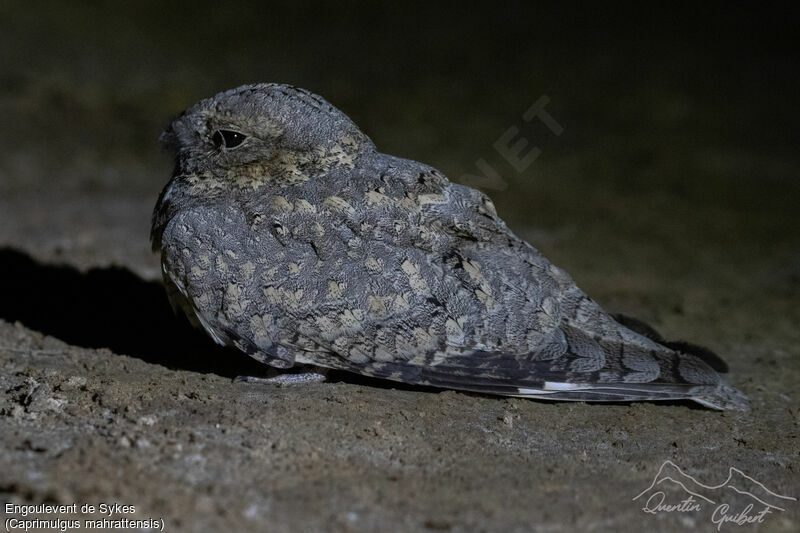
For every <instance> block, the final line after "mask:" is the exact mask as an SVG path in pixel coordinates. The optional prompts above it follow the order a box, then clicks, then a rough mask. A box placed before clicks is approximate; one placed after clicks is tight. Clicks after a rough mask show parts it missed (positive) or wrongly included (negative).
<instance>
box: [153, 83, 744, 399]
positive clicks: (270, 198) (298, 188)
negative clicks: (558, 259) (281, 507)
mask: <svg viewBox="0 0 800 533" xmlns="http://www.w3.org/2000/svg"><path fill="white" fill-rule="evenodd" d="M221 128H225V129H227V130H230V129H233V130H235V131H237V132H240V133H241V134H243V135H246V136H247V139H246V140H245V142H244V143H243V144H242V145H241V146H239V147H237V148H235V149H232V150H228V149H226V148H224V147H223V148H220V147H219V146H215V144H214V142H213V139H212V138H213V136H214V133H215V132H216V131H217V130H219V129H221ZM163 139H164V141H165V142H166V143H167V144H168V145H170V146H172V147H173V149H175V150H176V158H177V165H176V171H175V174H174V175H173V178H172V180H171V181H170V183H169V184H168V185H167V187H166V188H165V189H164V192H162V195H161V198H160V199H159V202H158V204H157V205H156V209H155V212H154V216H153V231H152V239H153V244H154V248H156V249H160V250H161V253H162V264H163V269H164V273H165V280H166V282H167V285H168V288H169V290H170V294H171V295H172V299H173V301H174V302H175V304H176V305H177V306H180V307H181V308H182V309H183V310H184V311H185V312H186V313H187V315H188V316H189V317H190V319H191V320H193V321H194V322H195V323H196V324H198V325H200V326H202V327H203V328H204V329H205V330H206V331H207V332H208V333H209V334H210V335H211V336H212V337H213V338H214V339H215V340H216V341H217V342H219V343H221V344H227V345H234V346H236V347H238V348H240V349H241V350H243V351H245V352H247V353H248V354H250V355H252V356H253V357H256V358H257V359H259V360H261V361H263V362H265V363H267V364H271V365H274V366H278V367H287V366H291V365H292V364H294V363H295V362H299V363H308V364H314V365H319V366H323V367H329V368H335V369H343V370H347V371H351V372H357V373H359V374H364V375H368V376H375V377H379V378H385V379H391V380H396V381H402V382H406V383H411V384H424V385H433V386H438V387H447V388H454V389H461V390H469V391H476V392H483V393H490V394H500V395H508V396H523V397H534V398H546V399H555V400H585V401H592V400H597V401H630V400H675V399H691V400H695V401H697V402H700V403H702V404H704V405H707V406H709V407H714V408H718V409H725V408H743V407H744V406H745V405H746V404H745V399H744V397H743V395H741V393H739V392H738V391H736V390H735V389H733V388H731V387H729V386H727V385H725V384H724V383H723V382H722V380H721V378H720V375H719V373H718V372H717V371H716V370H715V369H714V368H712V366H713V365H715V363H717V362H720V361H721V360H719V359H718V358H716V356H713V354H710V352H707V351H702V350H701V349H699V348H697V347H694V346H692V345H689V344H685V343H684V344H680V343H667V342H666V341H664V340H663V339H661V338H660V336H658V334H657V333H655V332H654V331H653V330H652V329H651V328H648V327H647V326H644V325H641V323H635V321H630V320H628V322H627V325H624V324H623V323H620V322H625V320H623V319H619V320H615V318H614V317H612V316H610V315H609V314H607V313H606V312H605V311H603V310H602V309H601V308H600V307H599V306H598V305H597V304H596V303H595V302H594V301H592V300H591V299H590V298H589V297H587V296H586V295H585V294H584V293H583V292H582V291H581V290H580V289H579V288H578V287H577V286H576V285H575V283H574V282H573V281H572V279H571V278H570V277H569V275H568V274H567V273H566V272H564V271H563V270H562V269H560V268H558V267H556V266H554V265H552V264H551V263H550V262H549V261H547V259H545V258H544V257H543V256H542V255H541V254H540V253H539V252H538V251H537V250H536V249H535V248H533V247H532V246H531V245H529V244H528V243H526V242H524V241H522V240H521V239H519V238H518V237H516V236H515V235H514V234H513V233H512V232H511V231H510V230H509V229H508V228H507V226H506V225H505V223H504V222H503V221H502V220H501V219H500V218H499V217H498V215H497V213H496V211H495V208H494V206H493V204H492V202H491V201H490V200H489V198H488V197H487V196H486V195H484V194H482V193H480V192H478V191H476V190H474V189H470V188H468V187H464V186H461V185H458V184H454V183H451V182H449V181H448V180H447V178H446V177H445V176H444V175H442V174H441V173H440V172H438V171H437V170H436V169H434V168H432V167H429V166H427V165H424V164H421V163H418V162H416V161H410V160H406V159H400V158H396V157H392V156H389V155H386V154H381V153H379V152H378V151H377V150H376V148H375V146H374V145H373V143H372V142H371V141H370V140H369V138H368V137H367V136H366V135H364V134H363V133H362V132H361V131H360V130H358V128H357V127H356V126H355V124H353V123H352V122H351V121H350V120H349V119H348V118H347V117H346V116H345V115H344V114H342V113H341V112H339V111H338V110H336V109H335V108H333V106H331V105H330V104H328V103H327V102H326V101H325V100H323V99H322V98H320V97H318V96H316V95H312V94H311V93H308V92H306V91H303V90H300V89H294V88H291V87H287V86H283V85H275V84H262V85H253V86H244V87H240V88H238V89H234V90H232V91H228V92H225V93H221V94H219V95H217V96H215V97H213V98H211V99H208V100H204V101H202V102H200V103H198V104H197V105H196V106H194V107H193V108H191V109H189V110H188V111H187V112H186V113H184V114H183V115H182V116H180V117H179V118H178V119H176V121H175V122H174V123H173V124H172V126H171V127H170V128H169V129H168V130H167V132H165V134H164V136H163ZM709 363H711V364H709ZM723 365H724V363H723ZM715 368H718V369H719V368H721V367H720V366H719V365H716V366H715Z"/></svg>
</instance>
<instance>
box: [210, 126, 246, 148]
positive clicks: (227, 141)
mask: <svg viewBox="0 0 800 533" xmlns="http://www.w3.org/2000/svg"><path fill="white" fill-rule="evenodd" d="M245 139H247V135H245V134H244V133H239V132H238V131H233V130H217V131H215V132H214V135H212V136H211V140H212V141H213V142H214V146H216V147H217V148H219V147H220V146H224V147H225V148H236V147H237V146H239V145H240V144H242V143H243V142H244V140H245Z"/></svg>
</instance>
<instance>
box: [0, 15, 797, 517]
mask: <svg viewBox="0 0 800 533" xmlns="http://www.w3.org/2000/svg"><path fill="white" fill-rule="evenodd" d="M128 9H129V8H123V7H120V6H118V5H110V6H109V7H106V8H103V7H101V6H97V5H93V7H91V8H89V7H81V6H80V5H70V6H67V5H66V4H63V5H62V4H60V3H54V4H53V5H52V6H48V7H47V8H46V9H45V8H43V7H42V8H40V9H39V10H33V9H30V8H29V9H27V10H21V9H20V8H19V6H15V5H14V4H13V3H0V71H1V72H3V76H2V80H0V117H2V125H3V127H2V128H0V368H1V370H0V503H2V504H3V512H4V513H5V514H3V520H4V521H6V520H7V519H12V518H16V519H21V518H22V516H21V515H20V514H19V513H15V512H13V509H11V512H9V509H7V508H6V504H7V503H17V504H41V503H51V504H65V505H69V504H72V503H77V504H78V507H80V506H81V504H83V503H87V504H92V505H95V506H96V507H97V506H98V504H99V503H101V502H106V503H110V502H116V503H119V504H123V505H131V506H134V507H135V512H123V513H122V514H120V512H119V511H120V510H119V509H117V512H116V513H115V514H114V515H113V516H112V518H118V517H120V516H122V517H127V518H138V519H146V518H156V519H163V522H164V530H165V531H225V530H228V531H269V532H283V531H426V530H427V531H453V532H459V531H520V532H521V531H533V530H537V531H554V532H560V531H642V530H645V529H646V530H651V531H674V530H683V529H691V530H696V531H712V530H716V529H717V524H715V523H713V522H712V518H713V517H712V511H713V510H714V508H715V507H716V505H710V504H709V505H706V504H705V503H703V509H702V510H701V511H691V510H685V511H679V510H673V511H671V512H667V511H664V510H662V511H658V512H656V513H653V514H648V513H645V512H644V511H642V506H643V505H644V503H643V500H642V499H639V500H636V501H633V500H632V499H633V498H634V497H635V496H637V495H639V494H640V493H641V492H642V491H644V490H645V489H647V488H648V487H649V486H650V484H651V482H652V481H653V479H654V477H655V476H656V474H657V473H658V472H659V468H660V467H661V466H662V464H663V463H664V462H665V461H667V460H669V461H672V463H673V464H674V466H670V465H667V467H666V468H667V469H670V468H672V469H673V470H671V472H672V473H673V476H672V477H678V476H679V475H680V473H678V472H677V471H676V470H674V467H678V468H680V470H682V471H683V473H685V474H687V475H690V476H693V477H694V478H695V479H696V480H697V481H698V482H702V483H704V484H706V485H718V484H722V483H723V482H724V481H725V480H726V478H727V477H728V474H729V469H730V468H731V467H733V468H736V469H738V470H740V471H741V472H742V473H743V474H746V475H747V476H750V478H752V479H751V481H752V480H755V481H758V482H760V483H761V484H763V485H764V486H765V487H766V488H767V489H769V490H771V491H772V492H773V493H775V494H778V495H784V496H792V497H795V498H797V497H800V475H799V474H798V461H799V460H800V442H798V424H799V423H800V385H798V384H799V383H800V329H798V324H800V306H799V305H798V303H800V231H799V228H800V215H798V209H797V202H798V200H799V199H800V180H798V178H800V157H799V156H798V155H797V150H796V148H797V140H798V138H800V137H798V135H797V133H798V131H797V130H798V126H797V124H798V123H800V109H799V108H798V107H797V105H796V102H794V101H793V100H795V98H796V95H797V94H800V90H798V89H800V87H798V85H800V83H798V78H797V76H796V74H792V72H794V71H795V70H796V58H794V57H791V56H790V55H789V53H788V52H787V51H786V50H787V49H789V48H791V47H789V46H786V41H787V40H788V37H787V36H786V35H787V34H788V31H785V30H787V29H788V24H789V21H790V20H791V19H790V17H788V16H786V15H785V14H781V13H775V12H771V13H770V14H762V13H743V12H742V13H729V12H725V11H721V10H718V9H716V8H712V7H706V8H702V10H697V9H696V10H695V11H693V12H692V13H691V14H685V15H681V14H679V13H675V12H672V11H670V12H657V11H653V10H651V9H650V8H648V9H647V11H646V12H639V13H634V12H631V13H630V14H629V15H627V17H623V16H622V15H620V16H619V18H614V17H611V16H609V15H607V13H606V11H607V10H603V11H602V12H597V13H586V12H580V13H573V12H567V11H564V12H560V11H554V10H552V9H550V10H542V9H537V8H532V7H529V6H522V5H519V6H515V7H513V8H502V9H501V8H498V7H497V6H495V7H493V8H492V10H491V11H489V10H487V9H483V10H474V11H472V10H471V11H470V12H465V13H459V12H450V11H448V12H437V11H436V9H435V8H433V7H425V8H419V9H414V10H408V11H406V10H405V9H403V8H400V7H397V6H394V7H385V8H378V7H367V6H362V7H360V8H358V9H355V8H354V9H352V10H348V11H347V12H341V11H325V9H326V8H324V7H316V6H304V7H290V5H287V6H269V7H267V6H262V7H259V8H258V10H256V11H248V10H247V9H245V8H244V6H237V5H233V4H227V3H219V2H216V3H210V4H208V5H204V4H202V3H198V4H197V5H196V6H195V8H194V9H193V10H192V11H191V12H187V11H182V10H180V9H179V8H178V7H173V6H172V5H164V4H163V3H155V2H154V3H152V4H149V3H140V4H138V7H136V8H130V10H128ZM327 9H329V8H327ZM698 9H699V8H698ZM678 30H679V31H678ZM256 81H280V82H286V83H293V84H296V85H299V86H303V87H306V88H308V89H310V90H313V91H315V92H318V93H320V94H322V95H324V96H325V97H326V98H328V99H329V100H330V101H331V102H333V103H334V104H335V105H337V106H338V107H340V108H341V109H342V110H343V111H345V112H346V113H348V114H349V115H350V116H351V117H352V118H353V119H354V120H355V122H356V123H358V124H359V125H360V126H361V127H362V129H363V130H364V131H365V132H367V133H368V134H369V135H371V137H372V138H373V140H374V141H375V142H376V144H377V145H378V147H379V148H380V149H381V150H383V151H385V152H388V153H393V154H395V155H400V156H405V157H412V158H414V159H418V160H422V161H425V162H426V163H429V164H432V165H434V166H436V167H438V168H439V169H441V170H442V171H443V172H444V173H445V174H447V175H448V176H450V177H451V179H454V180H456V181H467V180H468V179H469V178H467V177H465V176H464V175H465V174H475V173H476V163H475V162H476V160H477V159H478V158H483V159H485V160H486V161H487V162H489V163H490V164H491V165H492V166H494V167H495V168H496V169H497V171H498V173H499V174H501V175H502V180H503V185H504V188H503V190H492V189H487V192H488V193H489V194H490V195H491V196H492V198H493V199H494V201H495V204H496V205H497V208H498V211H499V213H500V214H501V215H502V216H503V217H504V218H505V219H506V220H507V221H508V222H509V224H510V225H511V226H512V228H513V229H514V230H515V231H516V232H517V233H518V234H519V235H520V236H522V237H524V238H526V239H528V240H529V241H530V242H532V243H533V244H534V245H535V246H537V247H538V248H539V249H540V250H542V252H543V253H544V254H545V255H546V256H547V257H549V258H550V259H551V260H552V261H553V262H555V263H556V264H558V265H559V266H561V267H563V268H565V269H566V270H567V271H569V272H570V273H571V274H572V275H573V277H574V278H575V279H576V281H577V282H578V284H579V285H580V286H581V287H582V288H583V289H584V290H585V291H586V292H588V293H589V294H590V295H591V296H592V297H594V298H595V299H596V300H597V301H599V302H600V303H601V304H602V305H603V306H604V307H606V308H607V309H608V310H610V311H615V312H624V313H626V314H630V315H632V316H637V317H639V318H641V319H643V320H645V321H648V322H650V323H652V324H653V325H654V326H656V327H657V328H658V329H659V330H661V333H663V334H664V335H665V336H666V337H668V338H683V339H687V340H691V341H693V342H696V343H699V344H703V345H706V346H708V347H710V348H711V349H713V350H714V351H715V352H717V353H719V354H721V355H722V356H724V358H725V359H726V360H727V361H728V363H729V364H730V367H731V371H730V382H731V383H732V384H733V385H735V386H736V387H738V388H740V389H741V390H742V391H743V392H744V393H746V394H747V395H748V396H749V397H750V399H751V402H752V409H751V410H750V411H748V412H743V413H740V412H715V411H711V410H706V409H702V408H699V407H697V406H695V405H692V404H689V403H673V404H646V403H643V404H621V405H588V404H583V403H571V404H570V403H548V402H541V401H529V400H521V399H499V398H491V397H483V396H478V395H470V394H462V393H456V392H451V391H444V392H441V391H436V390H427V389H413V388H397V387H396V386H395V385H391V384H390V385H387V384H384V383H381V382H377V381H370V380H363V379H358V378H355V377H352V376H347V375H341V374H334V375H333V376H332V377H331V380H330V381H329V382H327V383H317V384H310V385H303V386H284V387H281V386H278V385H263V384H251V383H242V382H237V381H234V380H233V378H234V377H235V376H237V375H253V374H257V373H259V372H260V370H261V369H260V367H259V365H258V364H257V363H255V362H253V361H251V360H250V359H249V358H247V357H246V356H244V355H241V354H239V353H236V352H232V351H225V350H221V349H218V348H216V347H215V346H214V345H213V343H211V341H209V340H208V339H207V338H206V337H205V336H204V334H202V333H200V332H196V331H193V330H191V328H190V327H189V326H188V325H187V324H186V323H185V322H184V321H183V320H182V319H180V318H178V317H174V316H173V315H172V314H171V311H170V310H169V306H168V304H167V302H166V296H165V295H164V294H163V289H162V287H161V285H160V280H159V271H158V261H157V258H155V257H154V256H153V255H152V254H151V253H150V252H149V243H148V241H147V235H148V231H149V217H150V213H151V210H152V206H153V204H154V203H155V200H156V197H157V195H158V193H159V191H160V189H161V187H162V186H163V185H164V183H166V181H167V178H168V175H169V172H170V169H171V163H170V161H169V160H168V159H167V158H166V156H165V155H163V154H161V153H160V152H159V150H158V147H157V146H156V143H155V139H156V138H157V136H158V133H159V130H160V128H161V127H162V126H163V125H165V124H166V123H167V122H168V121H169V119H170V117H171V116H173V115H174V114H176V113H177V112H179V111H180V110H181V109H183V108H184V107H186V106H188V105H190V104H192V103H194V102H195V101H196V100H198V99H200V98H203V97H206V96H210V95H212V94H214V93H215V92H217V91H219V90H222V89H226V88H230V87H234V86H237V85H239V84H242V83H245V82H256ZM542 95H546V96H547V97H548V98H549V104H547V105H548V107H547V109H548V111H549V112H550V113H551V114H552V116H553V117H554V118H555V119H556V120H557V121H558V122H559V124H561V125H562V126H563V128H564V131H563V133H562V134H561V135H559V136H556V135H554V134H552V132H550V131H549V130H548V129H547V128H545V127H544V126H543V125H542V124H541V123H538V124H537V123H536V122H534V121H531V122H526V121H525V120H524V119H523V118H522V115H523V113H524V112H525V111H526V110H527V109H528V108H529V107H530V106H531V105H532V104H533V103H534V102H535V101H537V100H538V99H539V98H540V97H541V96H542ZM512 126H514V127H516V128H518V130H519V132H520V133H519V134H520V135H522V136H523V137H525V138H527V139H528V140H529V142H530V145H531V146H533V145H535V146H537V147H539V148H540V149H541V150H542V153H541V155H540V156H539V157H538V158H537V159H536V161H534V163H533V164H532V165H531V166H529V167H528V168H526V169H524V170H523V171H522V172H517V170H515V169H514V168H513V166H511V165H510V164H509V163H508V162H506V161H505V160H504V159H503V158H502V156H501V155H500V154H499V153H498V152H497V151H496V150H495V149H494V148H493V146H492V145H493V143H495V141H496V140H497V138H498V137H499V136H500V135H501V134H503V132H504V131H507V130H508V129H509V128H510V127H512ZM668 471H669V470H668ZM736 476H738V474H736ZM734 479H743V478H741V477H735V478H734ZM684 481H685V482H687V483H688V481H686V479H684ZM748 483H750V485H749V486H750V487H751V489H752V490H749V492H751V493H752V494H761V495H762V499H769V498H772V499H771V500H769V502H768V503H773V504H775V507H781V508H782V509H784V510H779V509H776V508H772V512H771V513H770V514H768V515H766V516H765V517H763V521H762V522H760V523H753V524H743V525H736V524H733V523H730V522H728V523H725V524H722V525H721V528H720V530H723V531H742V532H745V531H798V530H800V502H797V501H792V500H788V499H785V498H783V499H781V498H777V497H776V496H775V495H774V494H773V495H772V496H769V494H768V493H764V492H763V491H761V492H758V491H760V490H761V489H759V488H758V486H757V485H755V484H754V483H751V482H748ZM729 485H730V483H729ZM664 486H666V485H664ZM670 487H671V488H669V489H665V491H666V493H667V495H668V497H669V498H670V500H669V501H671V502H676V501H677V502H679V501H681V500H682V499H683V498H684V497H685V494H682V493H680V492H679V491H676V490H674V489H675V485H674V484H673V485H671V486H670ZM741 487H742V485H739V488H741ZM712 492H713V491H712ZM722 492H726V491H725V489H724V488H722V489H718V490H717V492H716V493H715V494H717V495H718V496H719V497H720V498H721V500H720V501H722V500H724V501H728V502H729V504H730V514H733V513H734V512H735V511H736V510H740V509H741V508H744V507H745V506H746V505H747V503H748V502H751V503H752V500H748V499H747V497H746V496H744V495H742V494H739V493H738V492H735V491H731V490H728V491H727V492H726V495H724V496H723V495H722V494H721V493H722ZM734 493H735V494H734ZM764 494H766V496H764ZM715 498H716V497H715ZM725 498H727V500H726V499H725ZM776 498H777V499H776ZM715 503H718V502H717V501H716V500H715ZM778 503H780V504H781V505H778ZM759 505H761V504H760V503H757V502H756V506H755V508H754V509H753V511H752V513H751V514H756V513H757V512H758V510H759V509H760V508H759ZM762 507H763V506H762ZM78 511H80V509H78ZM127 511H133V510H131V509H128V510H127ZM55 516H56V515H55V514H47V513H41V512H38V513H33V514H32V515H29V516H27V517H26V518H27V519H33V518H39V519H53V518H54V517H55ZM60 516H62V517H63V518H66V519H80V520H84V519H87V518H100V517H101V515H100V514H99V511H97V512H95V513H94V514H92V513H80V512H78V513H65V514H62V515H60ZM5 525H8V523H7V522H6V524H5Z"/></svg>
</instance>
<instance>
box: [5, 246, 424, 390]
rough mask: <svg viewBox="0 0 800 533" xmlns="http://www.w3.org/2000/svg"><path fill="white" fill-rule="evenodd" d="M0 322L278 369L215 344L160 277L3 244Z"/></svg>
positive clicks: (230, 368)
mask: <svg viewBox="0 0 800 533" xmlns="http://www.w3.org/2000/svg"><path fill="white" fill-rule="evenodd" d="M0 319H3V320H6V321H8V322H15V321H19V322H21V323H22V324H23V325H25V326H26V327H28V328H30V329H34V330H36V331H39V332H41V333H44V334H46V335H50V336H53V337H56V338H58V339H61V340H62V341H64V342H66V343H68V344H71V345H73V346H81V347H84V348H108V349H110V350H111V351H112V352H114V353H116V354H123V355H129V356H132V357H137V358H139V359H142V360H143V361H146V362H148V363H157V364H160V365H163V366H166V367H168V368H172V369H180V370H189V371H192V372H201V373H212V374H217V375H219V376H223V377H229V378H234V377H236V376H241V375H247V376H263V375H265V374H270V373H274V371H273V370H272V369H271V368H270V367H267V366H265V365H263V364H261V363H259V362H258V361H256V360H255V359H252V358H251V357H249V356H247V355H245V354H244V353H242V352H240V351H238V350H236V349H230V348H223V347H220V346H218V345H217V344H215V343H214V342H213V341H212V340H211V339H210V338H209V337H208V336H207V335H206V334H205V333H204V332H202V331H200V330H197V329H195V328H193V327H192V326H191V325H190V324H189V322H188V320H186V318H185V317H184V316H183V314H182V313H178V314H175V313H173V311H172V308H171V307H170V305H169V302H168V300H167V295H166V292H165V291H164V286H163V285H162V284H161V283H160V282H156V281H147V280H144V279H142V278H140V277H139V276H137V275H136V274H134V273H133V272H131V271H130V270H128V269H126V268H121V267H108V268H93V269H91V270H89V271H88V272H81V271H79V270H78V269H76V268H74V267H71V266H68V265H53V264H46V263H41V262H39V261H36V260H35V259H33V258H32V257H31V256H30V255H28V254H26V253H23V252H20V251H18V250H15V249H12V248H0ZM328 381H332V382H346V383H358V384H365V385H370V386H374V387H379V388H398V389H414V390H424V389H426V388H427V387H413V386H410V385H404V384H402V383H389V382H385V381H382V380H378V379H373V378H367V377H363V376H358V375H356V374H351V373H348V372H329V373H328Z"/></svg>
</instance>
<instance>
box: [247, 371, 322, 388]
mask: <svg viewBox="0 0 800 533" xmlns="http://www.w3.org/2000/svg"><path fill="white" fill-rule="evenodd" d="M307 368H308V369H309V372H287V373H283V374H281V373H278V371H277V370H273V372H272V373H273V374H274V375H271V376H266V377H260V376H236V377H235V378H234V381H242V382H245V383H272V384H273V385H302V384H306V383H320V382H322V381H325V379H326V377H327V374H328V369H326V368H319V367H307Z"/></svg>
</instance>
